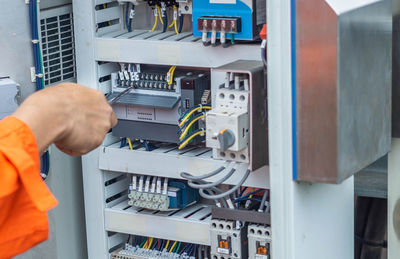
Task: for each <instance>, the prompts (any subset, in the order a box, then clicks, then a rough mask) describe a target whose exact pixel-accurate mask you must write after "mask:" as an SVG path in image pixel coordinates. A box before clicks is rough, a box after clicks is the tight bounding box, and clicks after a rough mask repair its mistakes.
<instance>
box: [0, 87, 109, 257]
mask: <svg viewBox="0 0 400 259" xmlns="http://www.w3.org/2000/svg"><path fill="white" fill-rule="evenodd" d="M115 123H116V118H115V115H114V114H113V112H112V109H111V108H110V107H109V105H108V104H107V102H106V100H105V98H104V95H103V94H102V93H100V92H98V91H94V90H90V89H88V88H84V87H82V86H78V85H75V84H63V85H60V86H55V87H51V88H48V89H45V90H41V91H39V92H38V93H35V94H33V95H32V96H30V97H29V98H28V99H27V100H26V101H25V102H24V103H23V104H22V105H21V106H20V108H19V109H18V110H17V111H16V112H15V113H14V114H13V116H11V117H8V118H6V119H4V120H2V121H0V259H3V258H10V257H12V256H14V255H16V254H19V253H21V252H23V251H25V250H27V249H29V248H31V247H32V246H34V245H36V244H37V243H40V242H42V241H44V240H46V239H47V238H48V223H47V211H48V210H50V209H51V208H53V207H54V206H56V205H57V201H56V199H55V198H54V197H53V195H52V194H51V193H50V191H49V189H48V188H47V186H46V184H45V183H44V182H43V180H42V179H41V177H40V174H39V154H40V153H43V151H44V150H45V149H46V148H47V147H48V145H49V144H50V143H52V142H55V143H56V145H57V146H58V147H59V148H60V149H61V150H63V151H64V152H66V153H68V154H71V155H80V154H84V153H87V152H89V151H90V150H92V149H93V148H95V147H97V146H98V145H100V143H101V141H102V139H103V138H104V136H105V134H106V133H107V132H108V131H109V129H110V127H112V126H113V125H114V124H115ZM55 173H57V172H55Z"/></svg>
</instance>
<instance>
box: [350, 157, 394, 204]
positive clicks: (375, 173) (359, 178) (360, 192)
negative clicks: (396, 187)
mask: <svg viewBox="0 0 400 259" xmlns="http://www.w3.org/2000/svg"><path fill="white" fill-rule="evenodd" d="M354 194H355V195H357V196H364V197H374V198H383V199H385V198H387V197H388V159H387V156H384V157H382V158H381V159H379V160H378V161H376V162H375V163H373V164H372V165H370V166H368V167H366V168H364V169H363V170H361V171H360V172H358V173H356V174H355V175H354Z"/></svg>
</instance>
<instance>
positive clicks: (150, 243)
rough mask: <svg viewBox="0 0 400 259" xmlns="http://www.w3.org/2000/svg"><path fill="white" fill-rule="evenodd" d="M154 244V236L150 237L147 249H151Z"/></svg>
mask: <svg viewBox="0 0 400 259" xmlns="http://www.w3.org/2000/svg"><path fill="white" fill-rule="evenodd" d="M152 244H153V238H152V237H151V238H150V242H149V243H148V244H147V248H146V249H150V248H151V245H152Z"/></svg>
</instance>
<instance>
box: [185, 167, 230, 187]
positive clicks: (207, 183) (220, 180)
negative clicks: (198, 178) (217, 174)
mask: <svg viewBox="0 0 400 259" xmlns="http://www.w3.org/2000/svg"><path fill="white" fill-rule="evenodd" d="M235 171H236V169H234V168H232V169H231V170H230V171H229V173H227V174H226V175H225V176H224V177H222V178H221V179H219V180H218V181H216V182H213V183H209V182H206V183H205V184H196V183H193V181H190V180H189V181H188V185H189V186H190V187H192V188H194V189H209V188H211V187H215V186H217V185H220V184H222V183H223V182H225V181H226V180H228V178H229V177H231V176H232V175H233V173H234V172H235Z"/></svg>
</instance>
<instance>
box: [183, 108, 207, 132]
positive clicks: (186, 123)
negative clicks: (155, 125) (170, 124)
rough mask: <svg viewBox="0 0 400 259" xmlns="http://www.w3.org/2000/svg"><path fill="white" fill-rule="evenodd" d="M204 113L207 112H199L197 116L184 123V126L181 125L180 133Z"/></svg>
mask: <svg viewBox="0 0 400 259" xmlns="http://www.w3.org/2000/svg"><path fill="white" fill-rule="evenodd" d="M204 114H205V113H204V112H202V113H199V114H197V115H196V116H194V117H193V118H192V119H191V120H188V121H186V122H185V124H183V125H182V127H180V128H179V129H178V133H180V132H182V131H183V130H184V129H185V128H186V126H187V125H188V124H189V123H190V122H191V121H192V120H194V119H197V118H198V117H200V116H202V115H204Z"/></svg>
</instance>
